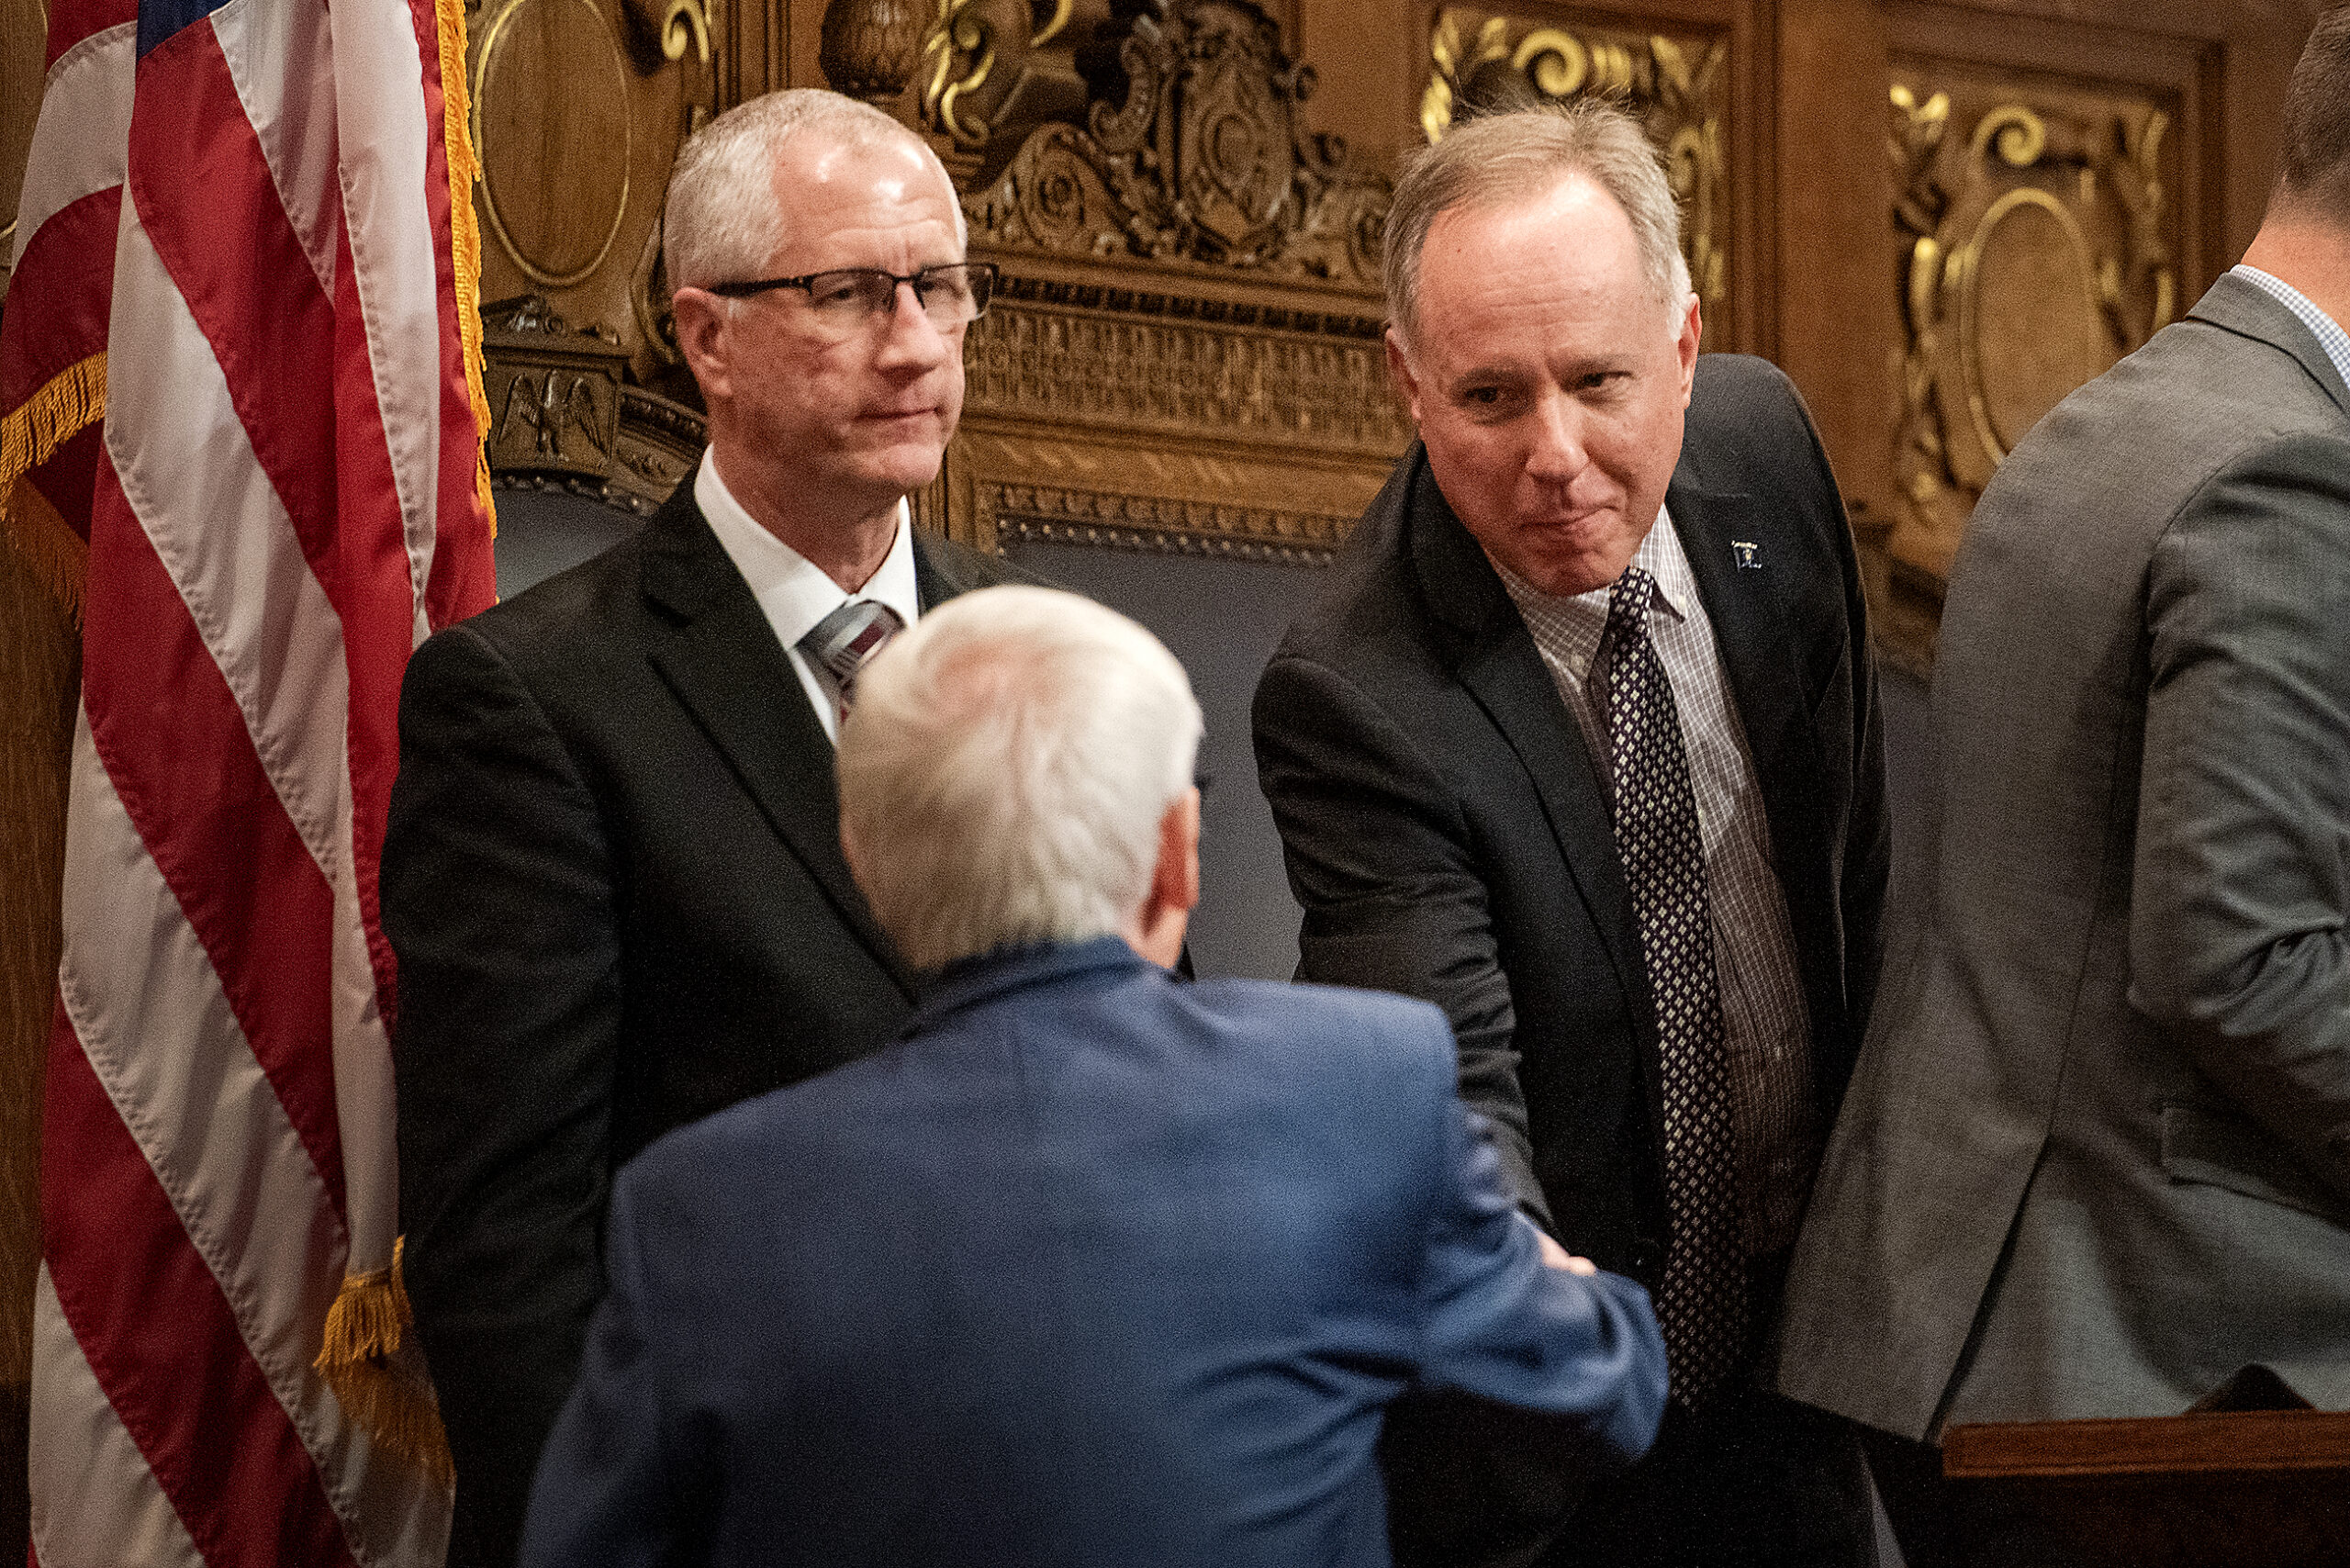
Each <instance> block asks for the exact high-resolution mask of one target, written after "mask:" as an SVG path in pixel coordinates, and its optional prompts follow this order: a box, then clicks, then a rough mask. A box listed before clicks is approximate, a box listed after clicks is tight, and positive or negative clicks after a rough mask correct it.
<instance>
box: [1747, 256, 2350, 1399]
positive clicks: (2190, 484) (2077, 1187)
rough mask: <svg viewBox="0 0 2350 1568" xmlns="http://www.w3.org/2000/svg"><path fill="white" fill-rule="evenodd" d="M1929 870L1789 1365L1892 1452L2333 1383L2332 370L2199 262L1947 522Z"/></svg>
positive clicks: (2344, 623) (2338, 1147) (2344, 1370)
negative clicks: (2265, 1371) (2264, 1376)
mask: <svg viewBox="0 0 2350 1568" xmlns="http://www.w3.org/2000/svg"><path fill="white" fill-rule="evenodd" d="M1933 706H1934V716H1935V720H1936V724H1937V728H1938V730H1939V732H1940V736H1941V751H1942V760H1941V764H1940V789H1939V791H1938V795H1939V799H1938V801H1936V803H1935V811H1934V814H1933V815H1932V816H1931V817H1930V819H1929V820H1928V822H1927V823H1926V829H1927V831H1928V833H1929V835H1930V837H1929V843H1930V846H1931V852H1930V861H1931V866H1932V871H1931V874H1930V878H1929V880H1928V887H1927V892H1926V896H1925V897H1924V899H1923V900H1922V901H1921V907H1919V908H1918V909H1915V910H1912V911H1909V912H1907V913H1906V916H1905V918H1904V919H1903V920H1902V922H1901V924H1900V927H1899V935H1897V941H1896V946H1895V948H1894V950H1893V962H1892V964H1891V965H1890V966H1889V968H1888V970H1887V975H1886V985H1885V989H1884V991H1883V992H1882V994H1881V996H1880V1001H1879V1005H1878V1008H1877V1012H1876V1017H1875V1021H1874V1027H1873V1028H1872V1029H1871V1031H1870V1035H1869V1038H1868V1043H1867V1045H1866V1047H1864V1049H1863V1055H1862V1058H1861V1062H1860V1065H1859V1068H1858V1070H1857V1071H1856V1073H1855V1075H1854V1077H1853V1080H1852V1088H1851V1091H1850V1092H1849V1093H1848V1094H1847V1096H1846V1098H1845V1101H1844V1106H1843V1112H1842V1115H1841V1120H1840V1122H1839V1124H1838V1126H1837V1130H1836V1135H1835V1137H1834V1140H1833V1143H1832V1144H1831V1147H1830V1152H1829V1156H1828V1159H1827V1163H1826V1165H1825V1168H1824V1169H1823V1170H1822V1172H1821V1175H1820V1179H1819V1183H1818V1188H1817V1189H1816V1192H1815V1195H1814V1198H1813V1205H1812V1210H1811V1214H1810V1216H1809V1219H1808V1221H1807V1225H1806V1227H1805V1230H1804V1234H1803V1238H1802V1241H1801V1243H1800V1244H1799V1246H1798V1248H1797V1251H1796V1262H1795V1269H1794V1275H1793V1278H1792V1280H1791V1282H1790V1285H1789V1290H1788V1297H1787V1304H1786V1312H1785V1321H1784V1341H1783V1361H1782V1371H1781V1386H1782V1387H1783V1389H1784V1390H1785V1392H1786V1393H1788V1394H1792V1395H1793V1396H1795V1397H1796V1398H1798V1399H1803V1400H1807V1401H1810V1402H1811V1403H1813V1404H1817V1405H1822V1406H1827V1407H1829V1408H1830V1409H1833V1410H1837V1411H1840V1412H1841V1413H1843V1414H1845V1415H1847V1416H1850V1417H1855V1418H1857V1419H1859V1420H1862V1421H1865V1422H1867V1423H1869V1424H1871V1425H1873V1426H1875V1427H1879V1428H1885V1429H1886V1430H1889V1431H1892V1432H1896V1433H1898V1434H1900V1435H1903V1436H1906V1437H1909V1438H1919V1437H1928V1438H1938V1437H1939V1434H1940V1430H1941V1428H1942V1426H1943V1425H1945V1424H1954V1423H1960V1422H1966V1421H1979V1420H2029V1419H2053V1418H2063V1417H2087V1416H2140V1415H2164V1414H2174V1413H2176V1412H2177V1411H2179V1410H2181V1409H2183V1408H2184V1407H2185V1406H2188V1404H2189V1403H2191V1402H2192V1401H2193V1400H2195V1399H2196V1398H2198V1397H2199V1395H2201V1394H2204V1393H2206V1392H2207V1391H2209V1390H2210V1388H2212V1387H2213V1386H2214V1385H2215V1384H2217V1383H2221V1381H2223V1380H2224V1379H2226V1378H2227V1377H2228V1376H2229V1375H2230V1374H2231V1373H2232V1372H2234V1371H2236V1370H2237V1369H2238V1368H2239V1367H2241V1366H2243V1365H2244V1364H2246V1363H2248V1362H2265V1363H2266V1364H2268V1365H2269V1366H2271V1367H2273V1368H2274V1369H2276V1370H2277V1372H2279V1373H2281V1374H2282V1375H2283V1376H2284V1377H2285V1378H2286V1380H2287V1381H2288V1382H2289V1383H2293V1384H2295V1385H2296V1386H2297V1387H2299V1388H2300V1390H2301V1391H2302V1392H2303V1393H2305V1394H2308V1395H2309V1396H2310V1397H2311V1399H2313V1400H2315V1401H2317V1402H2318V1403H2320V1404H2321V1405H2324V1406H2345V1405H2350V940H2345V932H2344V925H2345V922H2350V388H2345V387H2344V385H2343V382H2342V379H2341V377H2340V376H2339V375H2337V374H2336V373H2335V371H2334V369H2333V365H2332V364H2331V363H2330V362H2329V361H2328V360H2327V359H2326V357H2325V353H2324V351H2323V350H2322V348H2321V347H2320V346H2319V344H2318V342H2316V340H2315V339H2314V338H2312V337H2311V334H2310V333H2309V331H2308V330H2307V329H2305V328H2304V327H2302V326H2301V324H2300V322H2299V321H2298V320H2297V319H2294V317H2293V316H2292V315H2291V313H2290V312H2288V311H2287V310H2286V309H2284V308H2282V307H2281V306H2279V305H2278V304H2277V303H2276V302H2275V301H2274V300H2273V299H2271V298H2270V297H2268V296H2267V295H2266V294H2265V293H2263V292H2262V291H2261V290H2260V289H2258V288H2257V287H2255V286H2252V285H2251V284H2248V283H2246V282H2244V281H2242V280H2240V279H2235V278H2222V279H2221V281H2220V282H2219V284H2217V285H2216V286H2214V287H2213V288H2212V289H2211V291H2210V294H2208V295H2206V296H2205V297H2204V298H2203V299H2202V301H2201V302H2200V303H2199V305H2197V307H2196V308H2195V310H2194V312H2193V314H2192V315H2191V316H2190V318H2189V319H2187V320H2185V321H2183V322H2181V323H2179V324H2177V325H2176V326H2173V327H2171V328H2169V329H2167V330H2165V331H2163V332H2162V333H2160V334H2159V335H2157V336H2156V337H2155V338H2154V341H2153V342H2150V343H2148V344H2147V345H2146V346H2145V347H2144V348H2143V349H2142V350H2141V351H2139V352H2138V353H2135V354H2132V356H2130V357H2129V358H2128V359H2126V360H2124V361H2123V362H2122V363H2121V364H2119V365H2117V366H2116V367H2115V368H2114V369H2113V370H2112V371H2111V372H2110V373H2109V374H2108V375H2105V376H2103V377H2101V378H2100V379H2098V380H2097V381H2095V382H2093V383H2091V384H2090V385H2089V386H2085V387H2083V388H2082V389H2081V390H2080V391H2078V392H2076V393H2075V394H2074V395H2073V396H2072V397H2071V398H2067V399H2066V400H2065V403H2064V404H2063V405H2062V406H2061V407H2059V408H2058V409H2056V410H2055V411H2054V412H2053V413H2052V414H2050V415H2049V416H2048V418H2047V419H2046V420H2043V421H2042V423H2041V424H2040V425H2039V426H2038V427H2037V428H2036V429H2035V430H2034V431H2032V432H2031V435H2030V436H2029V437H2028V438H2027V439H2026V440H2025V441H2024V442H2022V444H2021V445H2020V446H2019V447H2017V449H2016V451H2015V452H2014V454H2012V455H2011V456H2010V457H2009V459H2008V461H2007V463H2006V465H2004V466H2002V467H2001V469H2000V470H1999V473H1998V476H1997V478H1996V479H1994V481H1993V482H1992V484H1991V487H1990V488H1989V489H1987V490H1986V492H1985V493H1984V496H1983V499H1982V502H1981V504H1980V505H1979V506H1977V508H1976V509H1975V517H1974V521H1973V523H1972V524H1971V526H1970V528H1969V531H1968V535H1967V542H1966V544H1965V547H1964V549H1963V550H1962V551H1961V553H1960V555H1959V560H1958V566H1957V571H1956V574H1955V576H1954V578H1953V583H1952V586H1951V592H1950V599H1949V603H1948V606H1947V608H1946V609H1945V611H1944V614H1943V619H1942V637H1941V644H1940V648H1939V653H1938V657H1937V663H1936V666H1935V671H1934V687H1933Z"/></svg>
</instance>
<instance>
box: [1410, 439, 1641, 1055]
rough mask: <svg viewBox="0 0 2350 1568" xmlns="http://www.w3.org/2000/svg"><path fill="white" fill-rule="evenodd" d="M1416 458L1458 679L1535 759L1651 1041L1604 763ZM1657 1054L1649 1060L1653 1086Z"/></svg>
mask: <svg viewBox="0 0 2350 1568" xmlns="http://www.w3.org/2000/svg"><path fill="white" fill-rule="evenodd" d="M1407 461H1409V462H1410V463H1412V465H1413V468H1414V473H1413V481H1412V484H1411V486H1410V489H1409V491H1408V493H1407V495H1406V496H1405V497H1404V506H1405V507H1406V508H1407V514H1406V520H1405V521H1406V524H1407V528H1408V532H1409V537H1410V543H1411V549H1412V554H1413V558H1414V562H1415V565H1416V566H1417V568H1418V573H1419V577H1420V585H1421V588H1422V590H1423V591H1424V592H1425V593H1426V594H1427V600H1428V604H1429V606H1430V608H1431V609H1432V610H1434V611H1435V612H1436V615H1437V617H1438V620H1439V621H1441V622H1443V623H1444V624H1445V625H1446V626H1447V628H1448V629H1449V631H1450V632H1451V633H1453V636H1454V638H1455V640H1456V642H1455V645H1456V648H1457V652H1458V658H1457V663H1456V664H1455V666H1454V670H1455V674H1456V677H1457V678H1459V680H1460V684H1461V685H1462V686H1463V687H1464V688H1466V689H1468V691H1469V693H1470V695H1471V696H1472V697H1474V698H1475V699H1476V700H1477V703H1478V705H1479V706H1480V707H1482V708H1483V709H1484V711H1485V713H1486V716H1487V717H1488V718H1490V719H1491V720H1492V721H1493V722H1494V727H1495V728H1496V729H1498V730H1500V731H1501V733H1502V736H1503V738H1504V739H1505V740H1506V741H1508V743H1509V745H1510V749H1511V750H1513V751H1515V752H1516V754H1517V757H1518V760H1519V761H1520V762H1522V763H1523V764H1525V766H1526V771H1527V776H1528V777H1530V778H1532V779H1533V781H1534V790H1535V794H1536V795H1537V796H1538V797H1539V799H1540V801H1541V802H1542V812H1543V815H1544V816H1545V817H1546V818H1548V819H1549V822H1550V834H1551V837H1552V838H1553V839H1554V840H1555V841H1556V842H1557V844H1558V846H1559V854H1560V857H1561V858H1562V859H1563V860H1565V862H1566V866H1567V874H1568V875H1569V876H1570V877H1572V879H1574V884H1575V890H1576V892H1577V893H1578V895H1580V897H1581V898H1582V900H1583V908H1584V909H1585V910H1586V911H1587V912H1588V913H1590V916H1591V920H1592V924H1593V925H1594V927H1595V929H1596V930H1597V931H1598V932H1599V935H1600V939H1601V940H1602V941H1603V942H1605V943H1606V947H1607V956H1608V958H1609V960H1610V961H1611V962H1612V963H1613V965H1614V966H1615V969H1616V981H1617V985H1618V986H1620V987H1621V988H1622V990H1623V992H1624V998H1625V1001H1626V1002H1627V1004H1628V1006H1629V1007H1630V1008H1631V1011H1632V1014H1633V1016H1634V1017H1635V1018H1636V1019H1638V1020H1639V1022H1640V1027H1641V1028H1642V1030H1643V1032H1644V1033H1645V1034H1646V1035H1648V1036H1650V1037H1653V1036H1654V1035H1655V1005H1654V1001H1653V999H1652V997H1651V994H1650V991H1649V986H1648V969H1647V968H1646V966H1645V965H1644V964H1643V962H1642V961H1641V958H1640V951H1639V930H1638V927H1637V926H1636V924H1634V920H1633V915H1632V895H1631V890H1630V889H1629V888H1628V887H1627V886H1626V885H1625V881H1624V868H1623V862H1622V861H1621V860H1620V859H1619V858H1618V857H1617V853H1616V827H1615V823H1614V821H1613V820H1612V819H1611V818H1610V816H1609V814H1608V810H1607V797H1606V792H1605V790H1603V789H1602V787H1601V784H1600V778H1599V774H1598V771H1597V768H1598V766H1599V764H1598V763H1597V762H1596V761H1595V759H1594V758H1593V756H1592V755H1591V749H1590V747H1589V746H1587V745H1584V744H1583V731H1582V730H1581V729H1580V728H1579V727H1578V726H1577V725H1576V723H1575V721H1574V715H1572V713H1569V712H1568V711H1567V706H1566V703H1565V702H1564V701H1563V700H1561V698H1560V696H1559V689H1558V687H1557V686H1556V685H1555V684H1553V682H1552V681H1551V678H1550V668H1549V666H1545V665H1544V664H1543V662H1542V655H1541V654H1540V653H1539V651H1538V650H1537V649H1536V648H1535V646H1534V635H1533V633H1530V632H1528V631H1527V629H1526V621H1525V618H1524V617H1522V616H1520V615H1519V614H1518V612H1517V607H1516V605H1515V604H1512V603H1511V602H1510V599H1509V592H1508V590H1507V589H1505V588H1503V587H1502V582H1501V578H1500V577H1499V576H1498V575H1496V574H1495V572H1494V568H1493V565H1492V563H1490V562H1488V561H1487V560H1486V559H1485V555H1484V552H1483V550H1482V549H1480V548H1479V547H1478V544H1477V542H1476V541H1475V540H1474V539H1473V538H1472V537H1471V536H1470V533H1469V531H1468V530H1467V529H1466V528H1464V527H1462V526H1461V523H1460V519H1459V518H1457V517H1456V516H1454V515H1453V511H1452V508H1451V506H1450V504H1449V503H1448V502H1447V501H1446V500H1445V498H1444V495H1443V492H1442V491H1440V490H1439V489H1438V488H1437V484H1436V478H1435V476H1433V475H1431V474H1429V473H1428V472H1427V465H1426V463H1425V460H1424V459H1422V457H1421V454H1420V453H1419V450H1418V449H1417V448H1415V449H1414V450H1413V453H1412V454H1411V457H1410V458H1409V459H1407ZM1655 1054H1656V1053H1655V1052H1653V1051H1642V1052H1641V1053H1639V1055H1640V1059H1641V1065H1642V1070H1643V1072H1645V1073H1647V1074H1648V1075H1649V1077H1650V1079H1651V1091H1653V1089H1654V1074H1655V1060H1654V1058H1655Z"/></svg>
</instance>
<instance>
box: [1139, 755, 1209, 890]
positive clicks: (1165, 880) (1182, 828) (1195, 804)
mask: <svg viewBox="0 0 2350 1568" xmlns="http://www.w3.org/2000/svg"><path fill="white" fill-rule="evenodd" d="M1150 890H1151V892H1152V894H1153V895H1154V896H1155V897H1156V898H1157V899H1158V902H1160V903H1162V904H1164V905H1166V906H1167V907H1168V908H1169V909H1181V910H1192V909H1197V908H1198V907H1199V903H1200V790H1199V786H1197V785H1193V786H1192V788H1191V789H1189V790H1184V791H1183V792H1182V793H1181V795H1178V796H1177V797H1175V799H1174V800H1173V801H1170V802H1169V804H1168V807H1167V814H1166V815H1165V816H1163V817H1161V818H1159V819H1158V866H1157V867H1156V868H1153V870H1152V872H1151V888H1150Z"/></svg>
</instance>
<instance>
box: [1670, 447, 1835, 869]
mask: <svg viewBox="0 0 2350 1568" xmlns="http://www.w3.org/2000/svg"><path fill="white" fill-rule="evenodd" d="M1751 508H1752V502H1751V500H1749V498H1747V497H1744V496H1733V495H1718V494H1709V493H1707V492H1706V491H1703V490H1700V489H1698V488H1697V487H1695V486H1694V485H1687V484H1684V483H1681V482H1678V481H1676V482H1675V483H1674V484H1673V487H1672V488H1671V489H1670V490H1668V491H1667V492H1666V498H1665V510H1666V511H1667V512H1668V513H1670V514H1671V516H1672V518H1673V525H1674V527H1675V528H1677V529H1678V530H1679V531H1680V533H1681V545H1682V551H1683V553H1684V554H1686V555H1687V556H1688V558H1689V570H1690V572H1691V574H1692V575H1693V576H1694V577H1696V579H1697V596H1698V598H1699V599H1703V600H1704V601H1705V605H1706V617H1707V620H1709V621H1711V622H1713V626H1714V641H1715V643H1716V644H1718V646H1719V647H1720V649H1721V657H1722V667H1723V668H1724V669H1725V670H1726V671H1728V673H1729V687H1730V692H1731V695H1732V697H1733V698H1734V699H1735V700H1736V701H1737V703H1738V717H1739V722H1740V723H1741V724H1743V725H1744V726H1745V728H1746V746H1747V750H1748V752H1749V754H1750V755H1751V756H1752V757H1753V759H1754V772H1755V776H1756V778H1758V779H1759V780H1760V782H1761V784H1762V799H1763V802H1764V806H1765V809H1766V810H1767V811H1768V812H1770V816H1771V823H1772V826H1773V829H1774V833H1775V834H1777V835H1779V836H1780V838H1781V840H1782V842H1785V833H1786V831H1787V830H1788V829H1789V828H1792V827H1795V826H1796V825H1797V824H1798V823H1799V822H1803V825H1805V826H1807V827H1808V826H1809V825H1810V824H1809V823H1807V821H1803V819H1806V818H1807V816H1808V812H1807V802H1808V801H1810V800H1811V798H1812V796H1813V793H1814V792H1813V790H1811V789H1810V788H1809V785H1810V783H1811V781H1812V780H1813V779H1815V778H1818V774H1819V769H1820V765H1819V756H1818V747H1816V746H1815V745H1813V744H1812V739H1811V727H1810V724H1809V722H1807V715H1806V712H1805V709H1804V694H1803V667H1804V661H1803V650H1802V649H1801V648H1799V647H1798V646H1796V639H1795V634H1794V633H1792V632H1791V631H1790V630H1789V629H1788V627H1787V622H1786V617H1785V614H1784V613H1783V612H1782V611H1781V610H1780V609H1779V601H1778V599H1776V598H1775V597H1774V595H1773V594H1772V592H1771V591H1770V585H1769V582H1768V580H1767V578H1766V575H1765V574H1766V573H1767V572H1768V570H1769V569H1770V563H1769V557H1768V555H1767V554H1766V555H1762V556H1759V557H1758V559H1760V560H1762V562H1763V563H1764V565H1763V566H1762V569H1760V570H1752V571H1748V570H1741V569H1740V567H1739V566H1738V564H1737V561H1738V556H1737V553H1736V551H1735V550H1734V549H1733V548H1732V544H1733V542H1734V541H1744V542H1748V543H1752V542H1754V540H1755V535H1756V533H1757V532H1758V531H1757V530H1756V529H1754V528H1751V527H1747V526H1745V524H1746V523H1747V522H1749V521H1752V516H1753V514H1752V510H1751ZM1789 565H1790V566H1792V565H1793V563H1790V564H1789ZM1790 847H1792V846H1790ZM1781 858H1782V860H1784V859H1785V858H1786V857H1785V856H1784V855H1783V856H1782V857H1781ZM1790 891H1792V890H1790Z"/></svg>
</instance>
